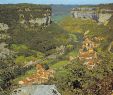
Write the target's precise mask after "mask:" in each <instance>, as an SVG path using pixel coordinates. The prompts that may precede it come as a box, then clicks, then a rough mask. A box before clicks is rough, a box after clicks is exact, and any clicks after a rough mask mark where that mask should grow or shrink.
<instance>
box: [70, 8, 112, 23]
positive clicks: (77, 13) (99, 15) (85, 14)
mask: <svg viewBox="0 0 113 95" xmlns="http://www.w3.org/2000/svg"><path fill="white" fill-rule="evenodd" d="M112 12H113V10H107V9H101V10H100V9H98V8H73V9H72V10H71V15H72V17H73V18H82V19H93V20H95V21H97V22H99V23H103V24H107V23H108V21H109V19H110V18H111V16H112Z"/></svg>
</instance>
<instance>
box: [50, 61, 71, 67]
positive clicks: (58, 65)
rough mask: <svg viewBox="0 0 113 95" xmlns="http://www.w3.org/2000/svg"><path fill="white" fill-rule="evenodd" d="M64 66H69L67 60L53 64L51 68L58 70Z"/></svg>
mask: <svg viewBox="0 0 113 95" xmlns="http://www.w3.org/2000/svg"><path fill="white" fill-rule="evenodd" d="M66 64H69V61H67V60H63V61H59V62H57V63H55V64H54V65H52V68H54V69H60V68H62V67H63V66H65V65H66Z"/></svg>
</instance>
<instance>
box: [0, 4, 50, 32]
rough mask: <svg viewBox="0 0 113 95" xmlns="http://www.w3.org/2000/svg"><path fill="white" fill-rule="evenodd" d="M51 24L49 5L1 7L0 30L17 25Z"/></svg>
mask: <svg viewBox="0 0 113 95" xmlns="http://www.w3.org/2000/svg"><path fill="white" fill-rule="evenodd" d="M50 23H51V7H50V6H47V5H34V4H16V5H13V4H11V5H9V4H8V5H0V29H1V30H3V28H5V27H3V26H4V25H5V26H7V27H8V26H9V27H10V26H12V25H15V24H22V25H31V26H33V25H37V26H40V25H48V24H50Z"/></svg>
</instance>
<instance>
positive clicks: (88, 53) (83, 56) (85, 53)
mask: <svg viewBox="0 0 113 95" xmlns="http://www.w3.org/2000/svg"><path fill="white" fill-rule="evenodd" d="M96 47H97V44H95V43H94V42H93V41H92V40H90V39H89V38H88V37H86V38H85V40H84V41H83V44H82V48H81V49H80V50H79V60H80V61H82V62H83V64H84V65H86V66H87V68H88V69H93V68H94V67H95V65H96V63H98V62H97V52H96V51H95V48H96Z"/></svg>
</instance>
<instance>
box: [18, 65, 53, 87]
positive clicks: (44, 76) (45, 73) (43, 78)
mask: <svg viewBox="0 0 113 95" xmlns="http://www.w3.org/2000/svg"><path fill="white" fill-rule="evenodd" d="M53 77H54V70H52V69H48V70H45V68H44V67H43V65H42V64H37V65H36V73H34V74H33V75H32V76H31V77H26V78H25V79H24V80H21V81H19V82H18V84H19V85H28V84H43V83H47V82H48V80H49V79H50V78H53Z"/></svg>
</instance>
